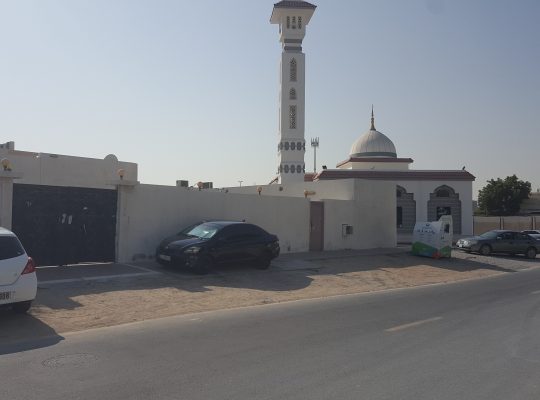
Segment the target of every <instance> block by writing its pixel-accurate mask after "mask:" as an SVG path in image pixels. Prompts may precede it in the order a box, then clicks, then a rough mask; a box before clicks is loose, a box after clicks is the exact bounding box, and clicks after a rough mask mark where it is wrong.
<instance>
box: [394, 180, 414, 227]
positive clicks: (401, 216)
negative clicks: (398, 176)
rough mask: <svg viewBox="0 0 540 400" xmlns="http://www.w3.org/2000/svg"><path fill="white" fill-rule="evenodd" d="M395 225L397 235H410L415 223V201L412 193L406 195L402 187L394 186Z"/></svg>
mask: <svg viewBox="0 0 540 400" xmlns="http://www.w3.org/2000/svg"><path fill="white" fill-rule="evenodd" d="M396 206H397V209H396V217H397V218H396V225H397V231H398V233H412V231H413V229H414V224H415V223H416V201H415V200H414V193H407V190H406V189H405V188H404V187H402V186H399V185H398V186H396Z"/></svg>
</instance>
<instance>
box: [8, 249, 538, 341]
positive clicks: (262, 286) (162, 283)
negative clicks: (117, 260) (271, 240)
mask: <svg viewBox="0 0 540 400" xmlns="http://www.w3.org/2000/svg"><path fill="white" fill-rule="evenodd" d="M538 266H540V259H539V258H537V259H536V260H527V259H525V258H522V257H516V258H508V257H482V256H479V255H471V254H465V253H461V252H454V258H452V259H443V260H431V259H427V258H419V257H415V256H412V255H410V254H409V253H408V252H407V249H406V248H398V249H386V250H384V249H383V250H377V251H364V252H358V251H355V252H353V251H349V252H347V251H342V252H325V253H304V254H294V255H283V256H281V257H280V258H279V259H278V260H275V261H274V262H273V264H272V266H271V267H270V269H269V270H267V271H259V270H254V269H252V268H250V267H249V266H234V267H232V266H230V267H223V268H220V269H218V270H214V271H212V273H210V274H209V275H206V276H195V275H191V274H189V273H187V272H185V271H178V270H174V269H163V268H161V267H159V266H157V265H156V264H155V263H153V262H150V261H149V262H144V263H137V264H111V265H100V266H95V265H94V266H92V265H90V266H78V267H63V268H64V269H58V270H54V269H51V270H43V271H39V273H38V277H39V279H40V284H39V289H38V297H37V299H36V302H35V305H34V307H33V309H32V310H31V313H30V315H28V316H16V315H13V314H12V313H11V312H9V311H5V310H2V311H0V321H1V324H2V327H3V329H2V330H0V343H1V342H7V341H13V340H19V339H24V338H27V337H32V338H35V337H52V336H57V337H60V336H59V334H61V333H64V332H70V331H78V330H84V329H88V328H95V327H103V326H110V325H117V324H122V323H127V322H133V321H141V320H146V319H151V318H159V317H165V316H171V315H178V314H188V313H196V312H200V311H210V310H217V309H224V308H234V307H244V306H251V305H259V304H268V303H276V302H284V301H291V300H299V299H309V298H319V297H327V296H334V295H340V294H350V293H361V292H370V291H377V290H385V289H395V288H404V287H411V286H419V285H428V284H434V283H446V282H454V281H459V280H464V279H473V278H481V277H488V276H493V275H497V274H503V273H512V272H516V271H520V270H523V269H528V268H533V267H538Z"/></svg>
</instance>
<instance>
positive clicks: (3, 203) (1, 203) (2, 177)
mask: <svg viewBox="0 0 540 400" xmlns="http://www.w3.org/2000/svg"><path fill="white" fill-rule="evenodd" d="M10 175H11V174H10V173H9V172H3V171H0V226H1V227H3V228H6V229H10V230H11V222H12V216H11V213H12V208H13V206H12V204H13V178H12V177H11V176H10Z"/></svg>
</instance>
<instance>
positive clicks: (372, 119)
mask: <svg viewBox="0 0 540 400" xmlns="http://www.w3.org/2000/svg"><path fill="white" fill-rule="evenodd" d="M371 130H372V131H376V129H375V114H374V113H373V104H372V105H371Z"/></svg>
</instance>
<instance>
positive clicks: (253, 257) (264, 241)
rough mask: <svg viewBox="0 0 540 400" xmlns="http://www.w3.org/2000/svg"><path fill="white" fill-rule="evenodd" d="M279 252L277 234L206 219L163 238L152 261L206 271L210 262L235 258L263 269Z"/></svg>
mask: <svg viewBox="0 0 540 400" xmlns="http://www.w3.org/2000/svg"><path fill="white" fill-rule="evenodd" d="M279 251H280V248H279V240H278V238H277V236H276V235H272V234H270V233H268V232H266V231H265V230H264V229H262V228H260V227H258V226H257V225H253V224H248V223H245V222H235V221H207V222H201V223H198V224H195V225H191V226H189V227H188V228H186V229H184V230H183V231H181V232H180V233H178V234H177V235H175V236H171V237H168V238H167V239H165V240H163V241H162V242H161V243H160V244H159V246H158V248H157V249H156V260H157V261H158V262H159V263H160V264H162V265H178V266H186V267H188V268H190V269H192V270H193V271H195V272H197V273H205V272H207V270H208V268H209V267H210V266H212V265H213V264H221V263H231V262H239V261H246V262H247V261H249V262H253V263H254V264H255V265H256V266H257V267H258V268H260V269H266V268H268V267H269V266H270V262H271V261H272V259H274V258H276V257H277V256H278V255H279Z"/></svg>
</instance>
